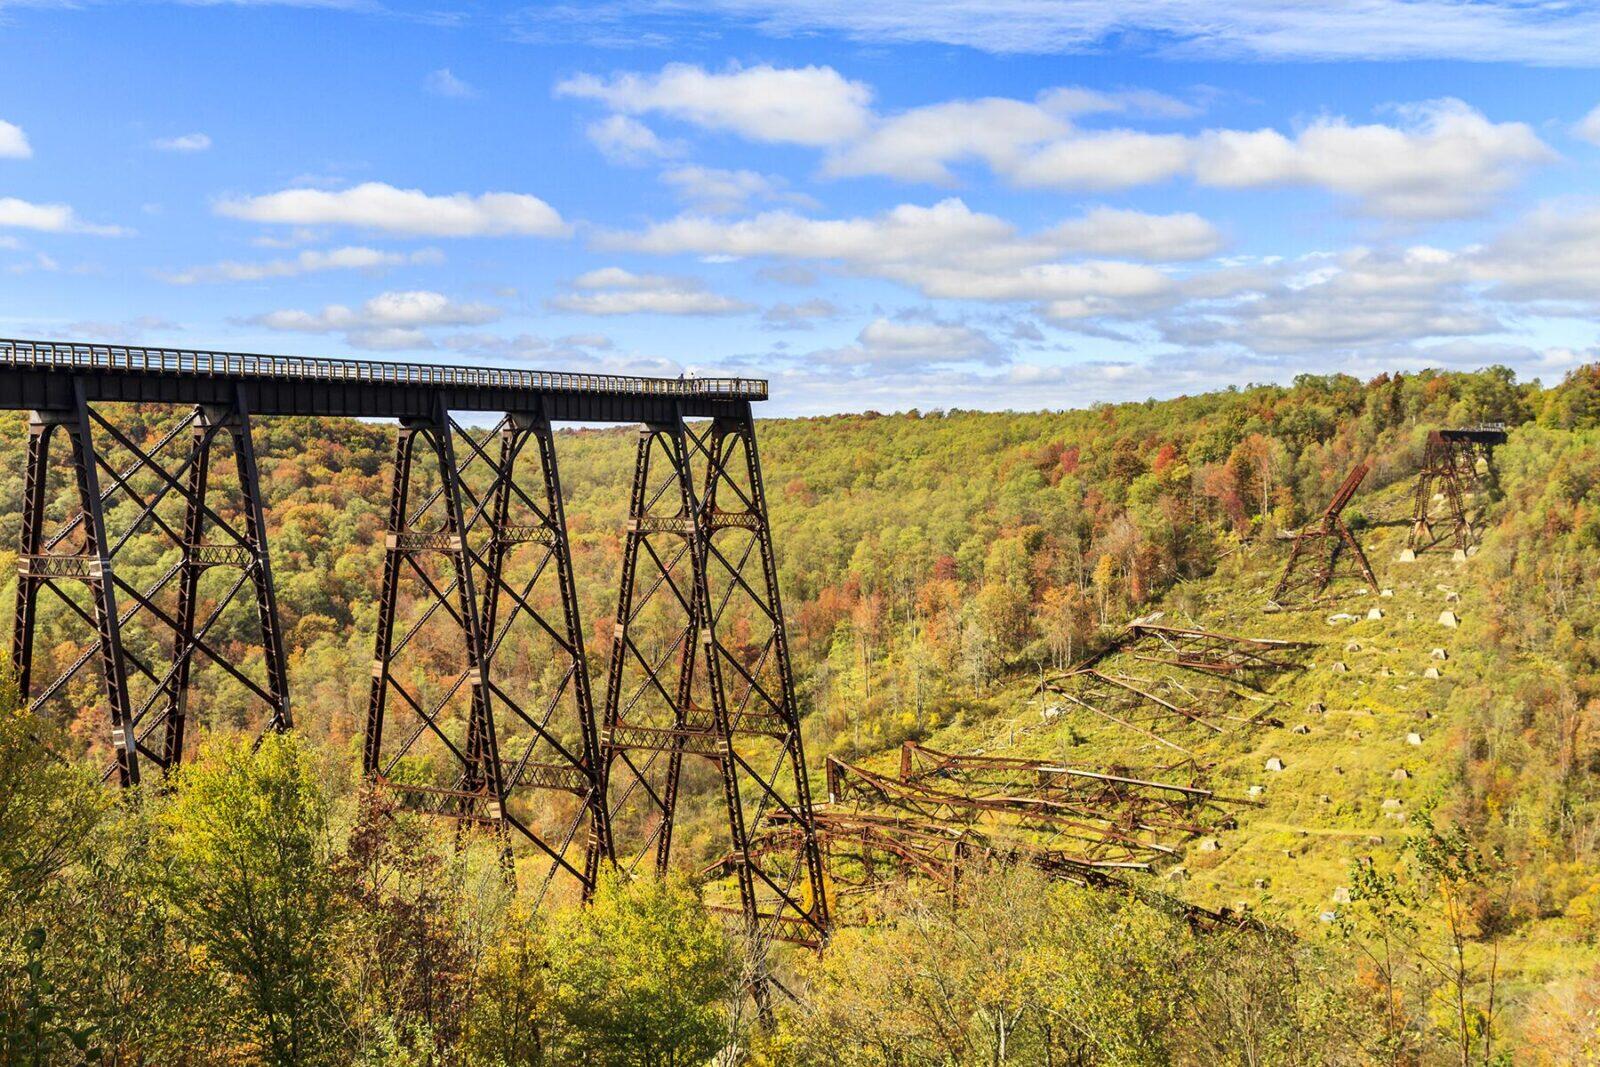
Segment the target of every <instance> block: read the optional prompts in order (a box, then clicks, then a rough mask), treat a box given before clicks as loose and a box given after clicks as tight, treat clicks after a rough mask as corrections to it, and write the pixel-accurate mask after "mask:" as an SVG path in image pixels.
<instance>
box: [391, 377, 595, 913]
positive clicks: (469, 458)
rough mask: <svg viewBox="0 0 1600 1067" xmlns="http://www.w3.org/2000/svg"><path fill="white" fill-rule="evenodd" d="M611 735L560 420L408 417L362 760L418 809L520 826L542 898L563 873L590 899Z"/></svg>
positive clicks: (526, 415) (400, 444)
mask: <svg viewBox="0 0 1600 1067" xmlns="http://www.w3.org/2000/svg"><path fill="white" fill-rule="evenodd" d="M480 437H481V438H482V440H479V438H480ZM458 443H459V444H461V445H463V446H464V451H458V450H457V448H456V445H457V444H458ZM419 464H425V465H426V466H427V468H428V469H429V470H430V471H431V472H432V475H433V476H432V479H431V483H432V488H431V491H426V492H424V491H420V490H419V489H418V487H417V483H418V481H419V478H420V472H419ZM406 586H409V587H410V588H411V590H412V593H413V595H412V596H411V597H410V598H409V599H410V601H411V603H410V605H409V606H410V609H411V610H410V611H409V613H407V612H405V611H404V610H403V609H404V605H402V597H403V594H404V593H405V591H406V590H405V587H406ZM402 615H406V616H407V617H406V620H405V622H404V623H403V624H402V619H401V617H402ZM402 625H403V626H404V628H403V629H401V628H400V627H401V626H402ZM423 644H426V645H427V646H428V647H427V648H426V649H424V648H421V647H420V646H422V645H423ZM450 648H453V649H454V650H455V653H456V655H455V657H454V662H453V664H452V665H451V667H449V668H448V669H446V670H444V671H443V672H439V671H437V668H434V670H433V674H432V676H430V667H429V666H428V664H427V662H426V661H427V659H428V658H429V657H430V656H431V655H436V654H437V652H438V650H440V649H450ZM397 719H398V720H402V721H403V724H404V725H403V728H402V729H400V730H399V732H398V733H394V732H392V728H394V727H396V726H399V725H400V723H397V722H395V721H393V720H397ZM428 741H431V742H432V744H431V745H430V744H428V743H427V742H428ZM598 748H599V746H598V735H597V728H596V721H595V714H594V701H593V699H592V697H591V695H590V685H589V674H588V668H587V664H586V662H585V656H584V649H583V628H582V625H581V624H580V622H579V613H578V604H577V591H576V586H575V583H574V579H573V573H572V554H571V550H570V547H569V544H568V539H567V526H566V516H565V512H564V510H563V507H562V501H561V482H560V476H559V474H558V472H557V467H556V457H555V441H554V437H553V435H552V433H551V429H550V423H549V420H548V419H547V418H545V417H544V416H543V415H542V414H541V413H539V412H537V411H534V412H518V413H511V414H507V415H506V416H504V417H503V418H502V419H501V420H500V422H499V423H498V424H497V426H496V427H495V428H494V430H493V431H491V432H490V433H489V434H478V435H475V434H474V433H473V432H472V431H471V430H469V429H467V428H465V427H462V426H461V425H460V424H458V423H456V422H455V421H454V420H453V419H452V418H450V416H449V414H448V413H447V412H445V411H444V410H443V409H442V407H441V409H440V410H439V411H438V412H437V413H436V414H435V415H434V416H433V417H432V418H422V419H408V420H406V421H405V422H404V423H403V424H402V426H401V430H400V436H399V439H398V440H397V443H396V450H395V460H394V470H393V474H392V495H391V500H390V508H389V522H388V529H387V531H386V534H385V555H384V574H383V584H382V587H381V592H380V596H379V601H378V626H377V637H376V649H375V652H374V656H373V661H372V692H371V699H370V701H369V705H368V711H367V728H366V735H365V746H364V750H363V770H364V771H365V773H366V774H367V776H368V777H369V778H371V779H372V780H373V781H375V782H376V783H378V784H380V785H382V786H384V787H387V788H390V789H392V790H394V791H395V792H397V793H399V794H401V795H403V796H404V797H405V798H406V800H407V806H409V807H413V808H416V809H419V810H422V811H426V812H431V813H434V814H439V815H447V816H451V817H455V818H460V819H465V820H468V821H471V822H477V823H481V824H485V825H489V826H492V827H495V828H496V829H498V830H500V831H501V832H504V833H507V834H512V833H515V834H517V835H520V836H521V837H522V838H523V839H525V840H526V841H527V842H528V843H530V844H531V845H532V846H533V847H534V849H535V851H536V853H538V854H539V855H540V856H541V857H542V859H543V864H542V866H543V868H544V874H543V876H542V878H541V879H540V882H539V890H538V895H539V896H540V897H541V898H542V897H543V895H544V892H545V890H546V889H547V888H548V887H549V885H550V883H551V881H552V880H553V879H554V878H555V877H556V876H557V875H558V874H565V875H568V876H570V877H571V878H572V879H574V880H575V881H576V883H577V884H578V886H579V888H580V892H581V894H582V895H583V896H585V897H587V896H588V895H589V894H590V893H591V892H592V891H593V889H594V886H595V880H596V877H597V874H598V870H599V866H600V863H601V861H602V860H603V859H605V858H608V857H609V855H610V832H609V829H608V823H607V818H606V810H605V804H604V797H603V794H602V793H601V790H600V787H599V761H598ZM423 772H425V773H423ZM441 776H442V779H441ZM535 794H543V797H542V799H541V800H535V799H534V795H535ZM591 841H592V842H593V848H590V847H589V846H590V842H591ZM575 842H576V845H575Z"/></svg>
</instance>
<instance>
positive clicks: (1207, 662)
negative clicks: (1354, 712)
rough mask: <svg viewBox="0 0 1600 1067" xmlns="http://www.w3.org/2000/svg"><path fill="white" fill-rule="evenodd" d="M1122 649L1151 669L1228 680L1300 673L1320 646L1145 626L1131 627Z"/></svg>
mask: <svg viewBox="0 0 1600 1067" xmlns="http://www.w3.org/2000/svg"><path fill="white" fill-rule="evenodd" d="M1118 647H1119V649H1120V650H1121V651H1125V652H1128V653H1129V654H1130V655H1132V656H1133V658H1134V659H1137V660H1142V661H1144V662H1147V663H1157V664H1163V665H1166V666H1169V667H1182V668H1184V669H1185V670H1191V671H1200V672H1202V673H1204V674H1215V675H1220V676H1223V677H1233V678H1247V677H1250V676H1252V675H1257V674H1270V673H1274V672H1277V671H1287V670H1298V669H1300V668H1302V667H1303V666H1304V665H1305V664H1304V662H1303V660H1304V657H1305V655H1306V654H1307V652H1308V651H1309V650H1310V649H1312V648H1315V647H1316V646H1315V645H1313V644H1311V643H1310V642H1307V641H1278V640H1273V639H1270V638H1265V637H1239V636H1237V635H1234V634H1223V633H1215V632H1213V631H1210V630H1197V629H1194V628H1192V627H1182V626H1162V625H1159V624H1157V623H1155V622H1145V621H1142V620H1141V621H1135V622H1132V623H1129V624H1128V628H1127V630H1126V631H1124V640H1123V641H1122V642H1121V644H1120V645H1119V646H1118Z"/></svg>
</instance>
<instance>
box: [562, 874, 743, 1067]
mask: <svg viewBox="0 0 1600 1067" xmlns="http://www.w3.org/2000/svg"><path fill="white" fill-rule="evenodd" d="M549 943H550V944H551V945H556V946H560V947H559V950H558V951H557V952H556V953H555V955H554V958H553V959H552V960H551V971H552V974H553V977H554V985H555V990H554V993H555V1001H556V1003H557V1004H558V1005H559V1007H560V1011H561V1014H562V1016H563V1018H564V1019H565V1020H566V1023H567V1026H568V1028H569V1029H568V1033H567V1035H566V1043H567V1046H566V1050H565V1051H566V1053H567V1054H568V1056H569V1058H568V1059H567V1060H565V1061H563V1062H571V1061H572V1060H581V1061H582V1062H585V1063H593V1064H600V1065H604V1067H633V1065H637V1067H681V1065H689V1064H694V1065H699V1064H703V1063H705V1062H706V1061H707V1060H708V1059H710V1057H711V1056H712V1055H713V1054H714V1053H716V1051H717V1050H718V1049H719V1048H721V1047H722V1046H723V1045H724V1044H725V1043H726V1041H727V1039H728V1020H727V1013H726V1011H725V1002H726V1000H727V999H728V997H729V996H730V995H731V994H732V992H733V991H734V989H735V987H736V979H735V967H734V961H733V954H732V952H731V950H730V946H729V942H728V939H727V937H726V935H725V934H724V933H723V931H722V928H721V926H720V925H719V923H718V922H717V920H716V919H715V918H714V917H713V916H711V915H709V914H708V913H707V912H706V910H705V908H704V907H703V905H702V904H701V902H700V900H699V898H698V896H697V895H696V894H695V893H694V892H693V891H691V890H690V889H689V888H688V887H687V886H686V885H685V884H684V883H682V882H679V881H674V880H665V881H663V880H657V879H654V878H640V879H637V880H633V881H624V880H622V879H621V878H620V877H619V878H616V879H612V880H608V881H606V882H604V883H602V885H601V887H600V889H599V891H598V892H597V893H596V894H595V898H594V901H593V902H592V903H591V904H590V905H589V906H588V907H585V908H575V909H572V910H569V911H564V912H561V913H559V914H557V915H556V916H555V917H554V918H553V919H552V920H551V929H550V939H549Z"/></svg>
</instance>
